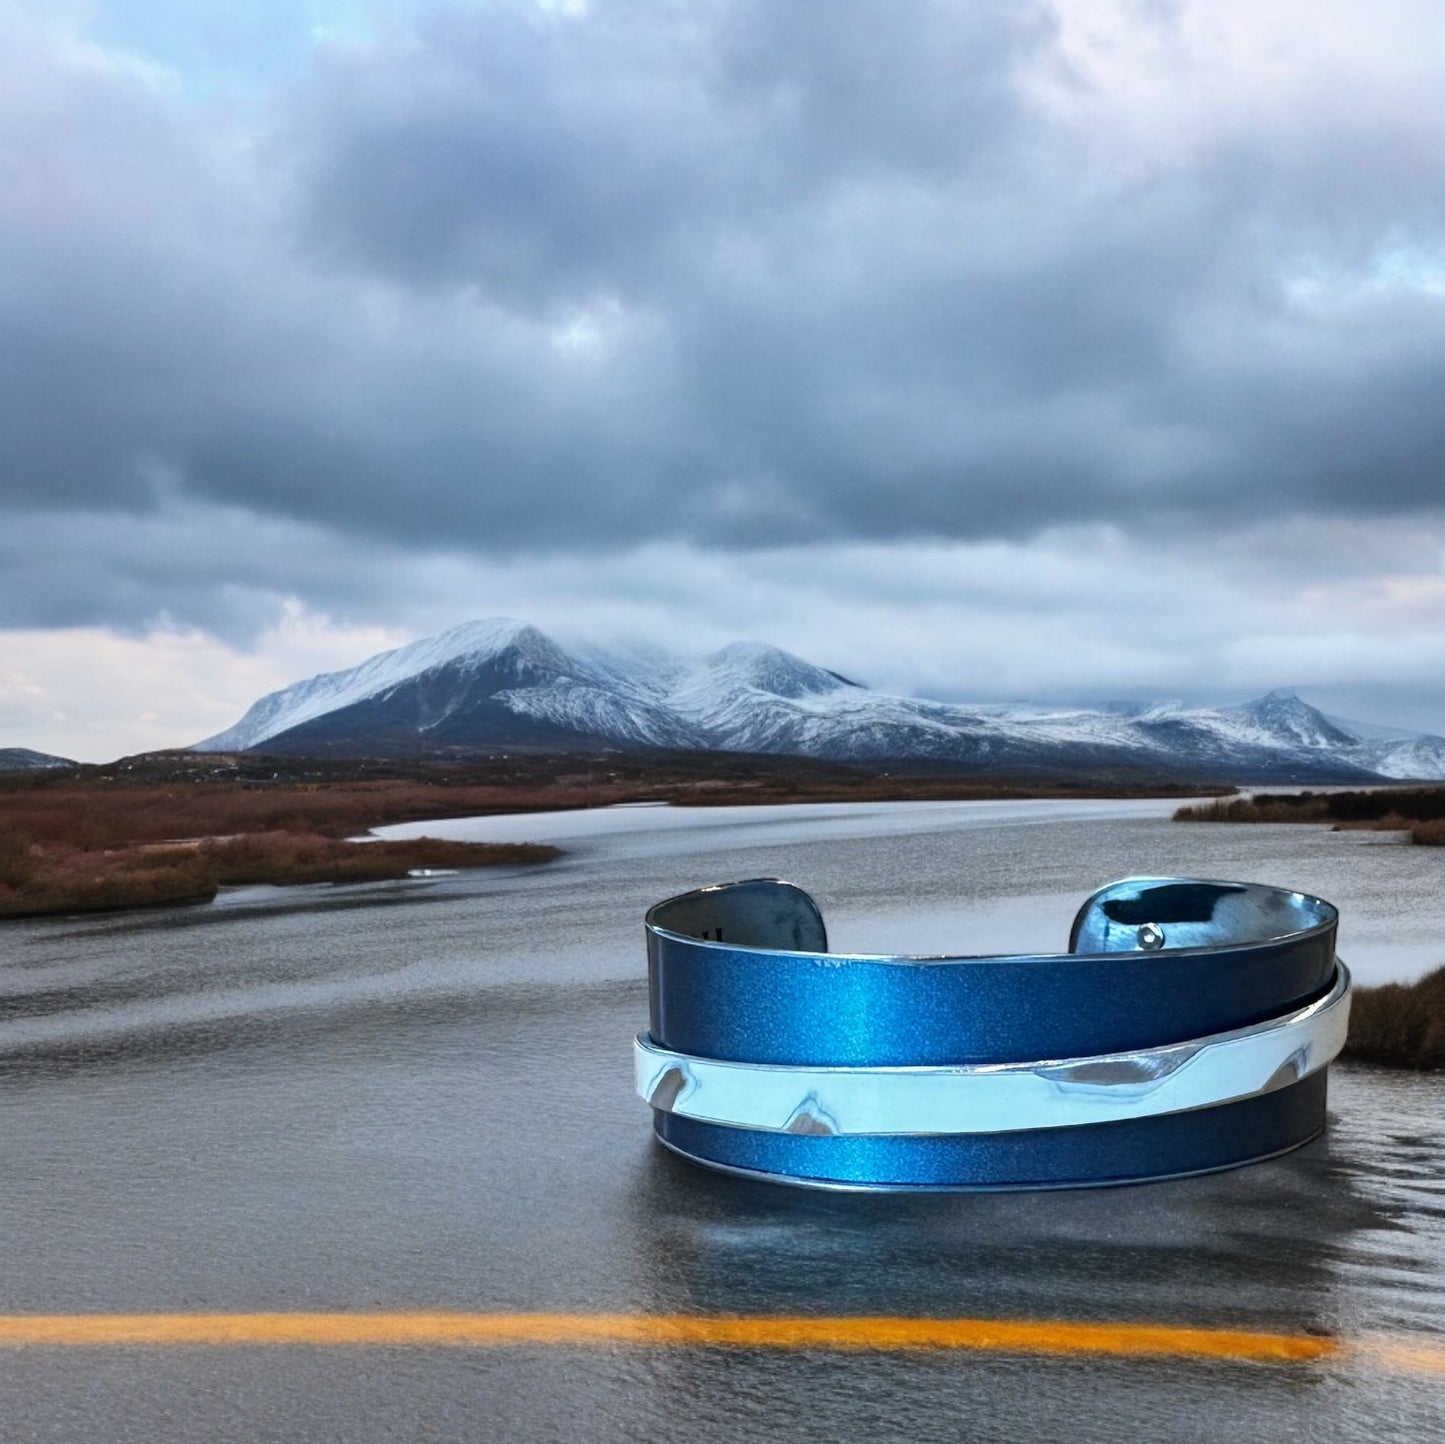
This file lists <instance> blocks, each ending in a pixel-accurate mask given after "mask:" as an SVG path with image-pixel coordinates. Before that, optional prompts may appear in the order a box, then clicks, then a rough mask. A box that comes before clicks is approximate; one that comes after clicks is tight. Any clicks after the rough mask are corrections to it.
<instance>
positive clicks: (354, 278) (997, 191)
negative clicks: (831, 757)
mask: <svg viewBox="0 0 1445 1444" xmlns="http://www.w3.org/2000/svg"><path fill="white" fill-rule="evenodd" d="M1147 13H1149V12H1146V9H1145V7H1140V10H1139V12H1138V16H1139V18H1138V20H1137V23H1138V24H1139V25H1141V26H1144V25H1153V26H1156V27H1158V33H1159V35H1160V44H1161V45H1162V46H1164V47H1166V49H1167V47H1168V45H1169V44H1170V30H1169V24H1170V22H1169V18H1168V17H1169V12H1168V11H1167V9H1161V8H1159V7H1155V8H1154V11H1153V12H1152V13H1153V14H1154V18H1153V19H1149V18H1147ZM17 24H18V23H15V24H12V32H13V33H11V34H10V35H9V36H8V37H7V38H8V40H9V41H10V42H12V43H9V44H7V45H6V46H5V47H4V54H3V58H0V124H3V127H4V131H5V134H6V135H7V136H8V138H9V145H8V148H7V150H6V165H7V172H6V174H7V181H6V185H5V188H4V191H3V193H0V218H3V227H0V277H3V280H0V339H3V346H0V501H3V504H4V506H5V508H6V520H5V525H6V527H7V529H8V530H9V532H10V537H11V544H12V545H16V544H17V543H16V542H15V538H17V537H18V536H21V535H23V533H24V530H25V528H26V526H27V524H29V525H30V526H31V527H32V528H33V529H34V530H35V534H36V535H37V536H38V535H41V534H42V533H43V534H45V535H47V536H48V535H52V533H53V530H54V529H53V528H51V527H50V524H49V521H46V525H45V526H44V527H42V526H41V522H42V520H45V519H50V520H53V519H54V518H55V517H57V516H59V517H64V516H67V515H84V516H85V517H86V518H88V519H89V520H88V521H87V523H86V525H87V526H90V527H104V526H105V525H106V522H105V520H104V519H105V518H106V517H107V516H116V515H123V516H129V517H132V518H141V519H144V518H146V517H152V518H160V517H163V516H164V515H165V514H166V507H167V505H168V502H167V497H171V498H174V497H176V496H179V497H182V498H188V499H191V500H193V501H195V502H196V503H197V504H204V505H209V506H215V507H220V508H223V509H224V508H236V507H244V508H247V509H249V510H250V511H251V512H253V513H254V514H256V515H260V516H273V517H279V518H287V519H290V520H292V521H295V522H297V523H299V524H301V525H302V526H303V527H304V526H308V525H309V526H321V527H325V528H328V529H330V530H332V531H334V532H344V533H352V534H355V535H357V536H360V537H364V538H366V539H368V540H369V542H371V543H379V542H384V543H385V544H386V545H389V546H390V545H394V546H397V547H402V548H405V547H408V546H412V547H415V548H419V549H420V548H426V547H449V548H464V549H469V550H471V551H473V552H479V553H492V554H498V555H500V554H506V553H516V552H519V551H526V550H528V549H533V550H535V549H543V548H550V549H562V550H566V549H569V548H570V549H575V550H579V551H587V550H596V549H599V548H603V549H605V548H621V547H626V546H629V545H633V544H636V543H640V542H645V541H647V540H649V539H660V540H673V541H682V542H691V543H694V544H699V545H703V546H710V547H723V548H728V547H735V548H754V547H758V546H768V545H775V544H796V543H799V542H803V541H806V540H808V539H811V538H818V539H824V540H833V541H846V540H849V539H854V538H866V539H870V540H875V541H876V540H885V539H889V538H919V537H940V538H961V539H977V538H988V537H1021V536H1028V535H1031V534H1033V533H1035V532H1037V531H1039V530H1040V529H1043V528H1045V527H1049V526H1058V525H1066V524H1069V523H1087V522H1092V521H1112V522H1117V523H1120V524H1123V525H1125V526H1129V527H1135V528H1138V527H1148V526H1151V525H1155V524H1158V525H1177V524H1179V523H1181V522H1188V523H1191V524H1194V525H1199V526H1204V527H1210V526H1216V527H1223V526H1227V525H1230V524H1237V523H1239V522H1240V521H1241V519H1245V520H1248V521H1250V522H1253V521H1255V520H1257V519H1258V518H1259V517H1261V516H1268V515H1271V514H1277V515H1281V516H1284V515H1289V514H1295V513H1333V514H1343V515H1350V514H1365V513H1371V512H1376V513H1386V514H1389V513H1399V512H1408V511H1410V510H1411V509H1414V508H1422V507H1429V506H1434V505H1438V503H1439V501H1440V499H1441V495H1442V488H1441V479H1442V478H1441V469H1440V461H1439V458H1440V457H1441V455H1442V454H1445V408H1442V407H1441V406H1440V404H1439V397H1440V396H1441V395H1442V394H1445V326H1442V325H1441V318H1442V308H1445V300H1442V297H1441V295H1440V294H1438V290H1432V289H1431V288H1428V287H1426V288H1420V287H1415V286H1411V285H1407V284H1394V283H1393V282H1392V280H1391V277H1392V276H1393V275H1395V272H1396V271H1399V269H1400V268H1401V267H1403V268H1404V269H1405V271H1406V272H1408V270H1409V267H1410V266H1411V265H1413V264H1415V262H1416V259H1417V258H1421V257H1424V258H1427V259H1428V258H1430V257H1434V258H1435V261H1434V264H1436V265H1438V258H1439V254H1440V248H1441V246H1442V244H1445V213H1442V212H1445V143H1442V142H1445V135H1442V131H1445V118H1442V114H1441V111H1440V107H1439V105H1438V100H1437V93H1436V91H1435V89H1434V86H1433V83H1431V78H1430V77H1428V76H1422V77H1421V79H1420V81H1419V84H1418V86H1410V85H1401V84H1399V83H1398V82H1397V81H1395V80H1393V79H1391V80H1387V79H1385V78H1376V79H1371V78H1370V77H1368V76H1364V77H1361V78H1359V79H1358V82H1357V84H1355V85H1354V86H1353V87H1352V88H1350V89H1347V90H1345V89H1342V88H1341V86H1340V85H1339V84H1338V83H1337V81H1336V80H1334V79H1333V78H1331V77H1328V76H1319V77H1311V76H1308V75H1306V76H1303V77H1302V78H1301V79H1300V81H1299V83H1298V84H1297V85H1296V86H1295V88H1294V89H1293V90H1292V91H1291V93H1290V94H1289V95H1288V97H1287V103H1280V104H1278V105H1277V106H1275V107H1274V108H1272V109H1270V108H1263V109H1262V108H1260V107H1248V106H1242V107H1241V108H1240V110H1239V112H1238V113H1231V112H1230V111H1229V110H1228V109H1227V108H1225V109H1223V110H1221V112H1220V113H1219V114H1216V115H1213V116H1211V117H1210V119H1209V123H1208V125H1205V126H1202V127H1201V128H1200V129H1199V130H1198V132H1197V133H1196V134H1193V135H1189V136H1183V137H1180V138H1178V140H1177V142H1176V143H1173V144H1164V143H1163V142H1162V141H1161V140H1160V138H1159V137H1149V136H1146V137H1144V138H1141V137H1140V136H1138V135H1134V134H1129V133H1120V132H1118V131H1116V130H1115V129H1113V128H1111V126H1110V124H1109V121H1108V110H1107V106H1105V105H1104V104H1103V102H1104V101H1106V100H1107V97H1105V96H1098V97H1095V96H1092V95H1091V94H1090V90H1089V86H1090V84H1091V82H1090V81H1089V80H1088V79H1087V78H1084V77H1080V76H1077V75H1074V74H1071V73H1070V70H1069V67H1068V64H1067V61H1066V58H1065V57H1063V56H1062V55H1061V53H1060V51H1059V48H1058V25H1057V23H1056V17H1055V16H1054V14H1053V13H1052V11H1051V10H1050V8H1049V7H1048V6H1045V5H1042V4H1031V3H1016V0H1010V3H980V4H971V5H966V6H964V5H957V4H952V3H942V0H938V3H929V0H917V3H908V4H903V5H899V4H896V3H892V0H889V3H884V0H853V3H849V4H847V5H832V4H828V5H823V4H813V3H796V4H791V3H790V4H777V3H772V0H735V3H725V0H708V3H699V4H688V5H682V4H677V5H664V6H658V5H655V4H647V5H644V4H640V3H639V4H634V3H628V0H620V3H603V0H599V3H596V4H594V5H593V6H591V7H590V8H589V9H586V10H585V11H584V12H583V13H581V14H577V15H572V14H563V13H558V12H547V11H542V10H540V9H538V8H537V7H535V6H532V5H523V4H497V5H489V6H486V7H482V8H478V9H462V8H458V9H439V10H437V11H436V12H434V13H431V14H429V15H427V16H426V17H424V18H423V19H421V20H419V21H418V22H417V23H415V24H413V25H411V26H409V27H408V28H407V29H405V30H404V31H402V30H398V31H396V32H395V33H392V34H384V35H382V36H381V37H380V38H379V39H377V40H376V41H375V42H374V43H368V44H365V45H357V46H352V47H349V48H347V47H333V48H330V49H323V50H321V51H320V52H318V55H317V57H316V59H315V61H314V63H313V64H312V66H311V67H310V68H309V69H308V70H307V71H306V73H305V74H304V75H302V76H301V77H300V78H299V79H297V80H295V81H294V82H288V84H287V86H286V87H285V88H284V89H278V90H277V91H275V92H274V93H273V94H272V95H270V96H269V97H268V98H267V99H266V100H265V102H264V103H263V104H262V105H261V106H259V108H256V109H253V110H246V109H245V108H244V107H236V108H234V109H231V110H228V109H227V108H226V106H225V105H224V104H222V103H220V102H214V103H208V104H198V103H197V102H196V101H195V100H194V99H190V98H186V97H184V96H177V95H175V94H172V93H169V92H168V91H167V90H166V89H165V87H164V86H161V87H156V86H152V85H148V84H146V83H143V81H142V80H140V79H138V78H137V77H136V76H134V75H131V74H128V73H126V72H125V71H124V70H116V69H108V68H106V67H104V66H98V65H94V64H80V63H77V62H76V61H75V60H74V59H73V57H72V58H67V57H66V56H64V55H62V54H60V53H58V52H56V51H55V50H54V49H53V48H49V47H47V43H46V40H45V37H44V36H43V35H42V34H41V33H40V32H39V31H38V30H36V29H34V28H33V27H31V28H26V27H25V26H24V25H18V28H17ZM1060 97H1063V98H1064V100H1063V101H1061V100H1060ZM1096 101H1097V102H1098V109H1097V116H1098V118H1097V121H1096V119H1095V110H1094V109H1093V108H1092V107H1094V105H1095V102H1096ZM1166 139H1167V138H1166ZM1391 267H1394V268H1395V271H1392V270H1391ZM27 518H29V519H30V520H29V523H27ZM84 530H85V528H84V527H81V528H79V529H78V530H77V532H76V534H77V535H80V534H83V532H84ZM160 534H161V535H162V536H164V534H165V532H164V527H161V529H160ZM175 560H176V563H177V566H178V568H179V569H180V571H181V572H185V571H186V570H187V568H188V567H190V565H191V561H190V559H184V558H176V559H175ZM211 561H212V563H213V564H214V566H215V567H216V568H217V570H218V572H219V573H221V574H224V573H225V570H226V557H225V555H224V549H223V550H222V553H221V554H220V555H217V556H215V557H214V558H212V559H211ZM294 561H295V558H288V557H286V556H285V555H283V554H280V553H278V554H277V555H276V556H275V558H274V562H275V568H276V577H277V579H278V580H277V584H278V585H282V583H281V582H280V581H279V578H280V577H281V576H282V575H283V574H284V573H285V571H286V568H287V566H288V564H290V563H292V562H294ZM163 562H164V558H163V557H162V558H158V559H155V561H154V566H155V567H160V568H161V569H162V570H164V567H163V566H162V563H163ZM117 565H119V563H117ZM138 565H139V564H137V566H138ZM67 566H69V567H70V568H71V571H72V572H74V573H75V575H74V577H73V581H74V585H59V584H57V583H56V581H55V578H59V577H63V576H66V575H67V572H66V568H67ZM40 570H42V568H40V567H39V565H38V564H37V566H36V567H35V568H33V569H28V571H27V569H26V568H21V569H20V570H19V571H16V570H12V571H10V572H9V573H8V574H7V575H8V578H9V580H8V582H3V583H0V613H3V616H4V617H8V618H10V619H12V620H14V619H15V618H17V617H21V616H22V615H23V616H24V617H25V618H26V619H27V620H28V619H31V618H32V617H33V616H35V615H38V614H40V613H43V612H45V611H46V610H47V606H48V603H46V601H45V599H46V598H48V597H50V596H52V595H53V596H54V597H55V598H56V601H55V603H54V606H55V607H56V608H60V607H61V606H62V603H61V601H60V598H62V597H65V598H68V599H69V600H68V602H66V603H65V604H64V605H65V607H66V608H67V609H68V610H66V611H65V613H64V615H66V616H67V617H69V616H70V614H71V613H72V612H73V611H74V610H75V608H76V607H77V606H80V607H82V608H83V606H84V603H83V602H82V601H81V600H80V599H82V598H85V597H87V596H94V598H95V601H94V607H95V610H96V613H97V615H102V614H104V615H111V614H122V615H123V614H126V613H130V612H133V613H135V614H136V615H141V614H143V612H142V608H143V607H144V606H145V605H147V604H148V603H149V602H150V601H152V600H153V599H154V597H155V596H156V595H157V594H158V593H159V592H161V591H162V590H163V588H162V586H161V584H160V582H158V581H155V582H154V583H152V581H150V580H144V579H143V580H144V584H142V581H137V580H136V579H135V577H134V576H133V575H131V573H129V572H127V573H126V575H125V576H121V577H118V578H112V579H110V580H109V581H104V582H102V581H94V582H93V583H92V584H90V585H86V584H84V581H83V578H81V577H80V576H79V573H80V572H81V571H83V567H82V566H81V565H80V564H79V563H78V562H75V563H67V562H65V561H64V560H63V559H62V560H61V561H60V563H59V565H58V567H57V568H56V569H55V570H54V571H52V572H51V573H50V576H51V578H52V580H51V583H50V584H48V585H47V584H45V583H44V582H43V581H42V580H40V579H39V577H38V575H37V574H38V572H39V571H40ZM24 574H29V577H30V580H29V583H28V584H26V585H23V586H22V585H21V583H20V581H19V580H18V578H19V577H20V576H21V575H24ZM252 581H254V582H255V584H256V585H258V586H259V585H264V584H265V583H266V579H265V578H263V577H257V578H253V579H248V581H247V585H250V584H251V582H252ZM187 585H188V586H189V583H187ZM198 585H199V584H198ZM53 615H56V616H59V615H61V613H60V612H59V611H56V612H55V613H53Z"/></svg>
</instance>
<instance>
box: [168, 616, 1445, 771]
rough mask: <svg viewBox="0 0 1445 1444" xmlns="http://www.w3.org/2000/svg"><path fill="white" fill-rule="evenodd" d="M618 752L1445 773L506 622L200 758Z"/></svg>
mask: <svg viewBox="0 0 1445 1444" xmlns="http://www.w3.org/2000/svg"><path fill="white" fill-rule="evenodd" d="M609 746H610V747H624V748H667V749H672V750H680V751H727V752H748V753H771V754H786V755H797V756H805V757H813V758H819V759H825V760H829V761H835V762H889V761H898V762H909V763H922V764H929V765H934V766H939V765H941V766H946V767H948V768H950V769H958V770H961V771H971V772H1005V771H1008V772H1014V773H1018V772H1021V771H1023V772H1029V771H1039V770H1045V771H1048V772H1050V773H1054V774H1058V773H1061V772H1072V773H1076V774H1079V775H1090V774H1094V775H1098V774H1103V773H1112V772H1120V771H1123V772H1129V773H1136V774H1137V773H1138V772H1140V771H1141V770H1143V771H1147V772H1150V773H1153V774H1155V775H1170V776H1175V777H1180V778H1213V779H1224V780H1231V781H1239V782H1371V781H1376V782H1377V781H1380V780H1382V779H1386V778H1389V779H1420V780H1441V779H1445V739H1442V738H1440V737H1434V736H1430V735H1427V734H1417V733H1404V732H1388V733H1387V732H1383V731H1382V730H1381V729H1378V728H1370V727H1366V726H1365V725H1363V724H1355V723H1350V722H1347V721H1343V720H1341V719H1339V718H1331V717H1327V716H1326V715H1325V714H1324V713H1322V712H1320V711H1319V710H1317V709H1316V708H1314V707H1312V706H1310V705H1309V704H1308V703H1307V702H1305V701H1303V700H1302V699H1301V698H1300V697H1298V696H1296V695H1295V694H1294V693H1292V692H1287V691H1275V692H1270V693H1268V694H1267V695H1265V696H1263V697H1259V698H1256V699H1255V700H1254V701H1251V702H1246V703H1243V704H1240V705H1238V706H1233V707H1216V708H1205V707H1186V706H1183V705H1181V704H1177V703H1115V704H1109V705H1106V706H1097V707H1074V708H1063V707H1047V706H1020V705H999V704H988V703H979V704H965V703H945V702H930V701H926V700H921V699H917V698H910V697H893V696H889V695H887V694H884V693H880V692H875V691H872V690H870V689H869V688H867V687H864V686H861V685H860V684H859V683H857V682H855V681H853V680H851V679H850V678H848V677H846V676H843V675H841V674H840V673H837V672H833V671H829V670H827V669H825V668H822V667H818V666H815V665H814V664H813V663H811V662H807V661H805V660H804V659H802V658H801V657H796V656H793V655H792V654H791V653H788V652H784V651H781V650H779V649H778V648H776V647H770V646H766V645H763V644H761V643H757V642H739V643H734V644H733V645H731V646H728V647H724V648H722V650H721V651H717V652H714V653H712V654H711V655H710V656H707V657H705V658H703V659H702V660H701V661H700V662H688V661H684V660H682V659H680V658H678V657H675V656H672V655H670V654H667V653H664V652H661V651H658V650H652V649H649V650H640V649H639V650H634V651H629V652H606V651H602V650H598V649H585V650H583V649H573V650H571V651H568V650H567V649H565V648H563V647H561V646H560V645H559V644H558V643H557V642H555V641H553V640H552V638H550V637H548V636H546V635H545V634H544V633H542V632H540V631H539V630H538V629H537V628H536V627H533V626H530V625H528V624H527V623H524V622H518V621H513V620H510V619H494V620H490V621H479V622H469V623H466V624H465V625H463V626H460V627H454V628H452V629H451V630H450V631H447V632H443V633H441V634H440V635H438V636H435V637H429V638H426V639H425V640H423V641H419V642H413V643H412V644H410V645H409V646H406V647H401V648H398V649H397V650H396V651H393V652H384V653H382V654H380V655H379V656H376V657H372V658H371V659H370V660H368V661H366V662H363V663H362V664H361V665H360V666H358V667H353V668H350V669H349V670H347V671H344V672H329V673H324V674H322V675H320V676H317V677H312V678H309V679H308V680H306V681H303V682H298V683H296V684H294V685H293V686H290V687H286V688H283V689H282V690H281V691H279V692H273V693H271V694H270V695H269V696H267V697H263V698H261V699H260V701H258V702H256V703H255V704H254V705H253V706H252V707H251V708H250V709H249V710H248V711H247V713H246V714H245V716H244V717H242V718H241V720H240V721H239V722H237V723H236V725H235V726H234V727H230V728H228V729H227V730H226V731H225V732H222V733H219V734H218V735H217V736H215V737H211V738H208V739H207V740H206V741H204V742H200V743H198V744H197V745H196V750H198V751H212V752H241V751H259V752H266V753H270V754H275V755H283V756H318V757H319V756H354V757H392V758H402V757H418V756H425V755H446V754H451V755H456V754H463V753H466V752H478V751H485V750H495V749H497V748H506V747H519V748H522V747H525V748H533V747H536V748H547V749H553V750H567V749H579V748H582V749H596V748H598V747H609Z"/></svg>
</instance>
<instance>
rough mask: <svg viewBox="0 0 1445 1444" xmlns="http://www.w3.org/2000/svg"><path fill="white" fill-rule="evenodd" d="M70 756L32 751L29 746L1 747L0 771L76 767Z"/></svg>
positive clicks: (30, 770)
mask: <svg viewBox="0 0 1445 1444" xmlns="http://www.w3.org/2000/svg"><path fill="white" fill-rule="evenodd" d="M75 765H76V764H75V763H74V762H72V761H71V760H70V759H69V758H68V757H52V756H51V755H50V753H48V752H32V751H31V750H30V749H29V748H28V747H0V772H38V771H40V770H41V769H43V768H46V767H74V766H75Z"/></svg>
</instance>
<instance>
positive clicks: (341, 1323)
mask: <svg viewBox="0 0 1445 1444" xmlns="http://www.w3.org/2000/svg"><path fill="white" fill-rule="evenodd" d="M425 1344H432V1345H450V1346H453V1347H458V1346H460V1347H466V1348H495V1347H504V1346H515V1345H528V1344H531V1345H561V1346H586V1345H597V1344H633V1345H646V1346H662V1347H669V1346H672V1347H676V1346H682V1347H696V1348H741V1349H819V1350H853V1351H886V1352H891V1351H900V1350H946V1349H963V1350H974V1351H988V1352H999V1353H1020V1354H1092V1355H1099V1354H1104V1355H1115V1356H1119V1357H1126V1358H1146V1357H1154V1358H1160V1357H1163V1358H1187V1359H1236V1360H1249V1361H1253V1362H1261V1363H1278V1362H1297V1361H1302V1360H1309V1359H1330V1358H1337V1357H1340V1356H1342V1355H1344V1354H1345V1353H1347V1352H1349V1350H1348V1349H1347V1347H1346V1346H1345V1345H1343V1344H1342V1343H1340V1342H1339V1341H1338V1340H1335V1339H1330V1338H1322V1337H1320V1336H1318V1335H1313V1334H1273V1333H1254V1332H1249V1331H1245V1330H1238V1329H1194V1328H1174V1327H1169V1326H1167V1325H1160V1324H1103V1323H1077V1322H1069V1321H1049V1320H1030V1319H929V1318H900V1317H869V1316H851V1315H849V1316H842V1317H836V1316H835V1317H812V1316H788V1315H748V1316H730V1315H692V1314H657V1315H652V1314H542V1313H509V1314H474V1313H325V1314H323V1313H252V1314H62V1315H44V1314H11V1315H0V1348H19V1347H33V1346H39V1347H52V1348H58V1347H65V1348H77V1347H80V1348H86V1347H90V1348H94V1347H109V1346H118V1345H152V1346H155V1345H213V1346H214V1345H311V1346H329V1347H363V1346H375V1345H393V1346H395V1345H425ZM1378 1347H1383V1346H1378ZM1400 1347H1408V1346H1400ZM1416 1347H1424V1346H1416ZM1379 1357H1380V1359H1381V1362H1383V1361H1384V1355H1383V1354H1380V1355H1379ZM1422 1357H1424V1356H1423V1355H1422ZM1400 1358H1401V1359H1403V1358H1404V1355H1403V1354H1402V1355H1400ZM1418 1363H1419V1361H1418V1360H1417V1361H1416V1363H1415V1364H1413V1365H1411V1367H1415V1366H1417V1365H1418Z"/></svg>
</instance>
